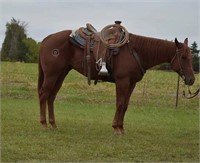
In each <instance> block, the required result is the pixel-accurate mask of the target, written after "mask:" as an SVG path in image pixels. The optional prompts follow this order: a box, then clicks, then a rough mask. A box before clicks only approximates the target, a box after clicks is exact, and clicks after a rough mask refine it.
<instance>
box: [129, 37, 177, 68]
mask: <svg viewBox="0 0 200 163" xmlns="http://www.w3.org/2000/svg"><path fill="white" fill-rule="evenodd" d="M130 39H131V42H133V47H134V48H135V50H136V51H137V53H138V55H139V56H140V58H141V62H142V64H143V66H144V68H145V69H149V68H151V67H153V66H156V65H159V64H162V63H169V62H170V61H171V60H172V58H173V57H174V55H175V53H176V46H175V43H174V42H171V41H166V40H161V39H156V38H150V37H143V36H137V35H131V37H130Z"/></svg>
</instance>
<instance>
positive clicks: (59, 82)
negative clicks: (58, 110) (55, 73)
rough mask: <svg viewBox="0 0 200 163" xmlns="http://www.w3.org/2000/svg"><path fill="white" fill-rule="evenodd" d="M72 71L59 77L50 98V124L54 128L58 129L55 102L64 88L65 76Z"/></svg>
mask: <svg viewBox="0 0 200 163" xmlns="http://www.w3.org/2000/svg"><path fill="white" fill-rule="evenodd" d="M70 70H71V69H67V71H65V72H64V73H62V74H61V75H60V76H59V77H58V79H57V82H56V84H55V86H54V88H53V90H52V92H51V93H50V95H49V97H48V111H49V123H50V124H51V125H52V127H53V128H57V125H56V122H55V116H54V101H55V98H56V95H57V93H58V91H59V90H60V88H61V86H62V83H63V81H64V79H65V76H66V75H67V74H68V72H69V71H70Z"/></svg>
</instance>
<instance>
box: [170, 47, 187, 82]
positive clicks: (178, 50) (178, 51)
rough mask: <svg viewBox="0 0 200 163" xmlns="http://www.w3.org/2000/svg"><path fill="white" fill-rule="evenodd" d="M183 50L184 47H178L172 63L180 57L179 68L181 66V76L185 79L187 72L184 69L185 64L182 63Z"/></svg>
mask: <svg viewBox="0 0 200 163" xmlns="http://www.w3.org/2000/svg"><path fill="white" fill-rule="evenodd" d="M182 52H183V49H176V54H175V55H174V57H173V58H172V60H171V62H170V65H172V64H173V62H174V61H175V60H176V58H177V59H178V65H179V68H180V72H179V73H180V75H181V78H182V79H183V80H185V73H184V71H183V66H182V64H181V61H180V60H181V57H182Z"/></svg>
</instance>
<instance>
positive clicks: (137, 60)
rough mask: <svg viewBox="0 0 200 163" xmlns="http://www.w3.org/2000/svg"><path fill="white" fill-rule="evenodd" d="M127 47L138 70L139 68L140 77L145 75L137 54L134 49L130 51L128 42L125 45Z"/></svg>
mask: <svg viewBox="0 0 200 163" xmlns="http://www.w3.org/2000/svg"><path fill="white" fill-rule="evenodd" d="M127 46H128V50H129V52H130V53H131V54H132V55H133V56H134V58H135V60H136V62H137V63H138V66H139V68H140V70H141V72H142V75H144V74H145V73H146V70H145V69H144V68H143V66H142V63H141V60H140V58H139V55H138V54H137V52H136V51H135V49H133V50H131V48H130V45H129V42H128V43H127Z"/></svg>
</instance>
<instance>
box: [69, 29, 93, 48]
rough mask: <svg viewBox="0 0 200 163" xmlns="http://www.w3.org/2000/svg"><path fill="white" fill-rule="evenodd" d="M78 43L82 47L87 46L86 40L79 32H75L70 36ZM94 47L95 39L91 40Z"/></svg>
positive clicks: (91, 46)
mask: <svg viewBox="0 0 200 163" xmlns="http://www.w3.org/2000/svg"><path fill="white" fill-rule="evenodd" d="M70 37H71V38H72V39H73V40H74V41H75V42H76V43H77V44H79V45H80V46H82V47H85V45H86V40H85V39H84V38H82V37H81V36H80V35H79V33H78V32H75V33H74V34H73V35H72V36H70ZM93 47H94V41H93V40H90V48H93Z"/></svg>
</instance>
